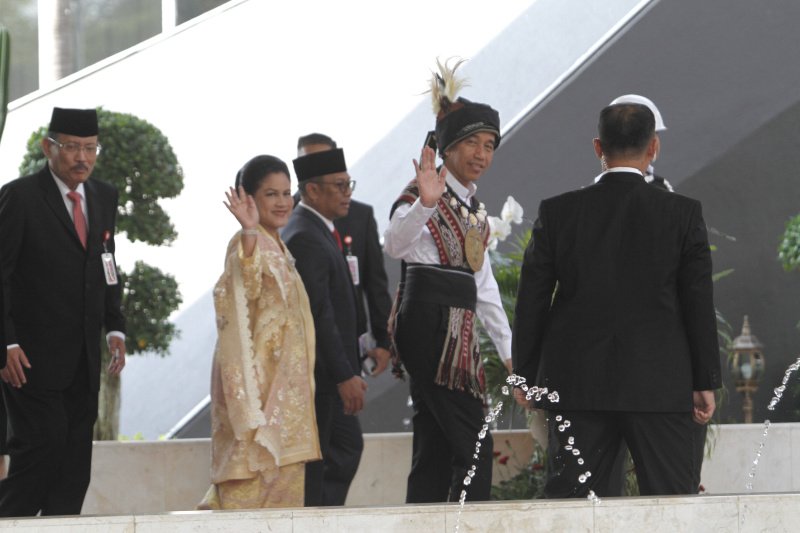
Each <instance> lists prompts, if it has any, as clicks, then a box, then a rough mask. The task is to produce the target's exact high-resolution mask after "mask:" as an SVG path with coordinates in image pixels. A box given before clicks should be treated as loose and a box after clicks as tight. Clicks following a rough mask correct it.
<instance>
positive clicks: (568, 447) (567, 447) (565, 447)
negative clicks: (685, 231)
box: [564, 444, 572, 451]
mask: <svg viewBox="0 0 800 533" xmlns="http://www.w3.org/2000/svg"><path fill="white" fill-rule="evenodd" d="M564 449H565V450H567V451H570V450H571V449H572V446H571V445H569V444H567V445H566V446H564Z"/></svg>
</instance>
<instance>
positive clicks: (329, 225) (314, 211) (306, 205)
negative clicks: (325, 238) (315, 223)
mask: <svg viewBox="0 0 800 533" xmlns="http://www.w3.org/2000/svg"><path fill="white" fill-rule="evenodd" d="M297 205H299V206H300V207H303V208H305V209H308V210H309V211H311V212H312V213H314V214H315V215H317V216H318V217H319V218H320V220H322V221H323V222H324V223H325V225H326V226H328V229H329V230H331V232H333V230H334V229H336V227H335V226H334V225H333V221H331V220H328V219H327V218H325V217H324V216H322V215H321V214H320V213H319V211H317V210H316V209H314V208H313V207H311V206H310V205H308V204H306V203H303V200H300V203H298V204H297Z"/></svg>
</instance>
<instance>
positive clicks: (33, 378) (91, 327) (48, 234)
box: [0, 167, 125, 390]
mask: <svg viewBox="0 0 800 533" xmlns="http://www.w3.org/2000/svg"><path fill="white" fill-rule="evenodd" d="M84 187H85V193H86V210H87V218H88V222H89V228H88V236H87V249H86V250H84V248H83V246H82V245H81V242H80V240H79V239H78V234H77V233H76V231H75V225H74V224H73V222H72V219H71V218H70V216H69V214H68V212H67V208H66V206H65V204H64V201H63V200H62V198H61V195H60V192H59V190H58V187H57V186H56V184H55V182H54V181H53V177H52V175H51V174H50V171H49V169H48V168H47V167H45V168H43V169H42V170H41V171H39V172H38V173H36V174H33V175H31V176H26V177H23V178H19V179H16V180H14V181H12V182H10V183H8V184H6V185H5V186H4V187H3V188H2V189H0V270H1V271H2V284H3V294H4V304H5V305H4V309H3V326H4V328H5V335H6V339H5V341H6V343H7V344H19V345H20V347H21V348H22V349H23V350H24V351H25V354H26V355H27V357H28V360H29V361H30V364H31V368H30V369H26V371H25V373H26V376H27V386H29V387H36V388H41V389H57V390H62V389H65V388H66V387H68V386H69V385H70V383H72V381H73V378H74V376H75V372H76V369H77V368H78V364H79V363H80V360H81V357H82V356H83V354H84V353H86V355H87V356H88V363H89V382H90V386H91V387H92V390H97V389H98V388H99V386H100V342H101V338H100V337H101V331H102V330H103V329H104V328H105V329H106V330H107V331H113V330H116V331H122V332H124V331H125V321H124V319H123V317H122V313H121V311H120V302H121V294H122V293H121V287H120V285H112V286H109V285H107V284H106V281H105V276H104V274H103V265H102V262H101V259H100V254H102V253H103V239H104V234H105V233H106V232H108V234H109V238H108V241H107V242H106V246H107V247H108V251H109V252H111V253H113V252H114V230H115V221H116V212H117V191H116V189H115V188H114V187H113V186H111V185H109V184H107V183H104V182H100V181H96V180H92V179H89V180H88V181H87V182H86V183H85V184H84ZM6 355H7V354H6V350H0V367H4V366H5V364H6Z"/></svg>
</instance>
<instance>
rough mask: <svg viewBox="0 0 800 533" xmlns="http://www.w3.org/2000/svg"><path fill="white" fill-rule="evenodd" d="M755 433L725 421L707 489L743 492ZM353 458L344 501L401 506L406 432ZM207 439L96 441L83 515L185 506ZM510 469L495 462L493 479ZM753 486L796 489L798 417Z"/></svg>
mask: <svg viewBox="0 0 800 533" xmlns="http://www.w3.org/2000/svg"><path fill="white" fill-rule="evenodd" d="M762 434H763V428H762V427H761V426H760V425H757V424H750V425H725V426H720V427H719V433H718V436H717V440H716V448H715V449H714V451H713V453H712V456H711V458H710V459H706V461H705V463H704V464H703V475H702V483H703V485H704V486H705V488H706V490H707V492H708V493H709V494H713V495H719V494H739V493H746V492H748V491H747V490H746V488H745V484H746V482H747V481H749V480H750V477H749V474H750V472H751V467H752V461H753V459H755V457H756V455H755V454H756V451H757V450H758V448H759V443H760V442H761V438H762ZM493 435H494V441H495V448H496V450H497V451H500V452H501V454H502V455H512V457H513V458H512V460H511V461H510V463H511V465H513V464H514V462H515V461H516V462H517V463H518V465H523V464H525V463H526V462H527V460H528V457H530V454H531V451H532V446H533V441H532V439H531V437H530V434H529V433H528V432H527V431H513V432H503V431H498V432H494V434H493ZM364 439H365V447H364V454H363V456H362V458H361V465H360V467H359V471H358V473H357V474H356V478H355V480H354V481H353V485H352V487H351V489H350V494H349V495H348V499H347V505H348V506H372V505H401V504H402V503H403V502H404V501H405V489H406V477H407V476H408V471H409V468H410V465H411V435H410V434H409V433H392V434H372V435H365V436H364ZM209 461H210V443H209V440H208V439H187V440H171V441H158V442H97V443H95V448H94V460H93V464H92V483H91V486H90V487H89V493H88V495H87V499H86V503H85V504H84V508H83V511H84V513H85V514H113V515H120V514H152V513H163V512H169V511H190V510H193V509H194V507H195V505H196V504H197V503H198V502H199V501H200V500H201V499H202V497H203V495H204V494H205V492H206V489H207V488H208V486H209V478H208V468H209ZM515 473H516V470H514V469H512V468H503V467H499V466H498V465H495V469H494V471H493V477H494V482H495V483H497V482H498V481H499V480H500V479H505V478H507V477H508V476H510V475H513V474H515ZM753 481H754V485H753V492H755V493H764V492H770V493H774V492H786V491H800V424H773V425H772V427H771V428H770V430H769V436H768V439H767V441H766V445H765V447H764V449H763V452H762V457H761V459H760V464H759V469H758V471H757V473H756V476H755V478H754V479H753Z"/></svg>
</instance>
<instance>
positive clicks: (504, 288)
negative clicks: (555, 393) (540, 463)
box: [480, 230, 531, 420]
mask: <svg viewBox="0 0 800 533" xmlns="http://www.w3.org/2000/svg"><path fill="white" fill-rule="evenodd" d="M530 238H531V230H527V231H524V232H523V233H522V234H521V235H517V236H515V238H514V242H512V244H511V251H509V252H507V253H502V254H501V253H498V252H489V255H490V258H491V261H492V270H493V272H494V277H495V279H496V280H497V286H498V288H499V290H500V300H501V301H502V302H503V309H504V310H505V312H506V316H508V323H509V324H513V323H514V308H515V307H516V302H517V285H518V284H519V274H520V269H521V268H522V258H523V255H524V253H525V247H526V246H527V245H528V241H530ZM480 349H481V355H482V357H483V368H484V372H485V373H486V393H487V396H488V398H489V400H490V401H494V400H495V399H502V400H503V410H502V411H501V414H500V416H501V418H503V419H504V420H511V419H512V417H513V416H514V414H515V413H516V414H517V415H519V416H525V415H526V412H525V410H524V409H523V408H522V407H520V406H519V405H517V403H516V402H515V401H514V399H513V398H512V397H511V396H507V397H504V396H505V395H504V394H503V393H502V389H503V387H504V386H505V385H506V378H507V377H508V369H507V368H506V366H505V365H504V364H503V361H502V360H501V359H500V356H499V355H498V353H497V348H496V347H495V345H494V343H493V342H492V340H491V339H490V338H489V335H488V334H487V333H486V330H485V329H484V328H483V326H481V328H480Z"/></svg>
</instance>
